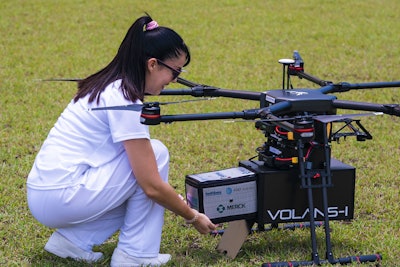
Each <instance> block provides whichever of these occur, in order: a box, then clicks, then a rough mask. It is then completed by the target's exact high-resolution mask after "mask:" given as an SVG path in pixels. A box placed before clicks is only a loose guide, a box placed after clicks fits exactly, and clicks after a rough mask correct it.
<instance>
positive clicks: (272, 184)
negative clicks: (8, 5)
mask: <svg viewBox="0 0 400 267" xmlns="http://www.w3.org/2000/svg"><path fill="white" fill-rule="evenodd" d="M239 166H241V167H245V168H247V169H249V170H250V171H252V172H255V173H256V174H257V195H258V200H257V205H258V214H257V220H256V221H257V223H258V224H261V225H262V224H269V223H271V224H275V223H289V222H308V221H309V220H310V219H309V218H310V209H309V204H308V190H307V189H306V188H302V187H301V181H300V178H299V174H300V173H299V169H297V168H293V169H288V170H278V169H274V168H270V167H267V166H265V165H264V162H262V161H241V162H240V163H239ZM331 178H332V179H331V180H332V185H331V186H329V187H327V196H328V209H327V213H328V217H329V219H330V220H351V219H353V215H354V189H355V168H354V167H352V166H350V165H347V164H344V163H342V162H340V161H338V160H336V159H332V160H331ZM312 179H313V181H312V184H313V185H315V188H313V189H312V194H313V205H314V218H315V220H316V221H322V220H323V219H324V217H323V216H324V206H323V201H322V200H323V197H322V189H321V186H318V185H320V184H321V179H322V178H321V177H319V178H312Z"/></svg>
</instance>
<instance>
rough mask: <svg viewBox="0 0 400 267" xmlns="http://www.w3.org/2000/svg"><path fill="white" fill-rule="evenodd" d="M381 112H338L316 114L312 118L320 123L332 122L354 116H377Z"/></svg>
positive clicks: (381, 113)
mask: <svg viewBox="0 0 400 267" xmlns="http://www.w3.org/2000/svg"><path fill="white" fill-rule="evenodd" d="M383 114H384V113H383V112H371V113H361V114H344V115H341V114H338V115H318V116H314V117H313V119H314V120H318V121H320V122H322V123H329V122H334V121H341V120H345V119H351V118H354V117H366V116H378V115H383Z"/></svg>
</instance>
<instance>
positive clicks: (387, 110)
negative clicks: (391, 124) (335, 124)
mask: <svg viewBox="0 0 400 267" xmlns="http://www.w3.org/2000/svg"><path fill="white" fill-rule="evenodd" d="M332 104H333V106H334V107H335V108H342V109H353V110H364V111H376V112H383V113H384V114H388V115H394V116H399V117H400V105H399V104H374V103H360V102H353V101H345V100H334V101H333V103H332Z"/></svg>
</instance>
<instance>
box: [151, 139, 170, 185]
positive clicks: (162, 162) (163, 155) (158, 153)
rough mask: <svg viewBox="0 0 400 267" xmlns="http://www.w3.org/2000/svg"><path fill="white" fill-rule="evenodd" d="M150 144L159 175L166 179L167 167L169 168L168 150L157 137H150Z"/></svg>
mask: <svg viewBox="0 0 400 267" xmlns="http://www.w3.org/2000/svg"><path fill="white" fill-rule="evenodd" d="M151 145H152V147H153V151H154V155H155V157H156V161H157V166H158V171H159V172H160V175H161V177H162V178H163V179H164V180H165V181H167V180H168V168H169V152H168V148H167V147H166V146H165V145H164V144H163V143H162V142H161V141H160V140H157V139H151Z"/></svg>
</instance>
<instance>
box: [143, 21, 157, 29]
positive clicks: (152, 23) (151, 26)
mask: <svg viewBox="0 0 400 267" xmlns="http://www.w3.org/2000/svg"><path fill="white" fill-rule="evenodd" d="M155 28H158V23H157V21H155V20H152V21H150V22H149V23H147V25H146V31H151V30H154V29H155Z"/></svg>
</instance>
